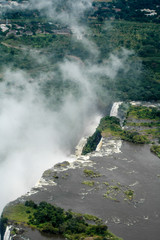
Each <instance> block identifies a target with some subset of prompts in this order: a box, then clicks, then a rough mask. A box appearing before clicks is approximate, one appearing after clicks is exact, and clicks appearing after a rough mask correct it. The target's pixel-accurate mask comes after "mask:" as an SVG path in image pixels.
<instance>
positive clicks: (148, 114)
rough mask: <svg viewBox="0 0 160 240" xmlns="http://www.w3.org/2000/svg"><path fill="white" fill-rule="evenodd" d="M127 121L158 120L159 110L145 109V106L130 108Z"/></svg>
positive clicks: (159, 117)
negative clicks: (130, 119)
mask: <svg viewBox="0 0 160 240" xmlns="http://www.w3.org/2000/svg"><path fill="white" fill-rule="evenodd" d="M127 116H128V119H129V118H130V117H131V118H136V119H154V120H160V110H158V109H157V108H155V107H145V106H130V108H129V111H128V113H127Z"/></svg>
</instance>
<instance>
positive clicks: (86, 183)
mask: <svg viewBox="0 0 160 240" xmlns="http://www.w3.org/2000/svg"><path fill="white" fill-rule="evenodd" d="M82 184H84V185H87V186H89V187H93V186H94V184H95V182H94V181H83V182H82Z"/></svg>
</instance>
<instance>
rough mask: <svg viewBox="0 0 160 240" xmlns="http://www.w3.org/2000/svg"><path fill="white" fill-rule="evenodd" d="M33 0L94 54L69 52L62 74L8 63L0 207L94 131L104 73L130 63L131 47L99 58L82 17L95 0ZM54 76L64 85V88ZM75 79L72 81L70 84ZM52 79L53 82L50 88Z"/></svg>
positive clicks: (3, 86) (2, 104) (1, 102)
mask: <svg viewBox="0 0 160 240" xmlns="http://www.w3.org/2000/svg"><path fill="white" fill-rule="evenodd" d="M30 3H31V6H30V8H31V9H38V10H39V11H41V13H42V14H43V15H44V16H46V17H48V19H53V20H54V21H58V22H60V23H62V24H64V25H67V26H69V27H70V28H71V30H72V33H73V36H74V37H75V38H76V40H77V38H78V40H79V41H80V43H82V44H83V46H84V47H85V48H87V49H88V51H89V52H90V53H91V54H92V55H93V57H92V58H88V56H86V60H84V61H83V62H82V61H81V60H80V59H74V58H73V57H72V58H71V59H70V60H69V59H68V58H64V59H63V60H62V61H61V62H60V63H57V69H58V72H59V74H57V72H56V71H53V70H51V69H50V70H48V72H45V71H40V73H39V74H37V76H36V77H33V76H31V75H30V74H29V73H27V72H25V71H22V70H19V69H17V70H16V71H15V70H14V71H13V70H11V69H12V68H11V67H8V68H6V67H5V69H4V71H3V81H2V82H0V92H1V96H0V142H1V144H0V182H3V183H4V184H3V186H2V187H1V195H2V197H1V203H0V211H1V210H2V208H3V207H4V205H5V204H6V203H7V202H9V201H10V200H13V199H14V198H16V197H18V196H19V195H21V194H24V193H26V191H28V190H29V189H30V188H31V187H32V186H33V185H34V184H35V183H36V182H37V181H38V180H39V178H40V177H41V175H42V173H43V171H44V170H45V169H47V168H50V167H52V166H53V165H54V164H55V163H57V162H62V161H65V160H68V159H69V156H70V154H71V153H72V152H73V148H74V147H75V145H76V143H78V141H79V139H80V138H81V137H82V136H84V135H85V134H86V133H87V134H88V133H89V130H90V129H92V126H91V123H92V122H93V119H95V118H96V116H97V115H98V114H99V111H98V110H97V107H96V104H97V102H98V101H99V99H98V94H97V93H99V94H102V95H103V96H107V95H108V92H106V90H105V91H104V90H103V89H102V87H101V86H100V85H99V79H100V78H101V77H104V78H105V79H106V81H107V80H108V78H109V79H111V80H112V81H114V80H115V78H116V76H117V75H118V72H119V70H123V71H125V72H127V71H129V69H130V67H129V64H128V58H129V57H130V55H131V54H132V53H131V52H129V51H126V50H124V49H123V50H121V51H120V52H119V53H116V54H111V55H110V57H109V58H108V59H107V60H106V61H105V62H102V63H99V64H98V63H95V58H96V57H97V56H98V54H99V51H98V47H97V46H96V45H95V43H94V42H91V41H89V40H88V39H87V37H86V36H85V35H86V34H87V33H88V28H87V26H84V25H83V24H82V23H81V21H80V20H81V17H82V16H83V15H84V14H85V11H86V10H87V9H88V10H89V9H90V8H92V1H91V0H80V1H77V0H68V1H65V5H64V6H63V8H62V5H63V3H64V1H50V0H47V1H44V0H30ZM30 55H31V57H32V60H33V61H36V62H37V63H38V64H40V65H43V63H44V64H45V65H47V64H48V65H50V60H49V58H47V56H43V55H41V56H40V55H39V53H38V51H33V50H30ZM104 81H105V80H104ZM55 82H58V83H59V84H61V85H62V88H61V89H60V91H59V92H58V90H57V88H56V87H54V84H55ZM70 82H71V85H72V87H68V88H67V90H66V88H65V86H66V84H68V83H70ZM47 84H49V86H51V87H50V88H49V93H48V92H47V94H46V93H45V91H44V89H47V91H48V88H47V87H46V86H47ZM63 85H64V88H63ZM57 98H58V99H60V100H59V103H57V102H56V99H57ZM56 104H57V106H58V107H56V106H55V105H56ZM92 130H93V129H92Z"/></svg>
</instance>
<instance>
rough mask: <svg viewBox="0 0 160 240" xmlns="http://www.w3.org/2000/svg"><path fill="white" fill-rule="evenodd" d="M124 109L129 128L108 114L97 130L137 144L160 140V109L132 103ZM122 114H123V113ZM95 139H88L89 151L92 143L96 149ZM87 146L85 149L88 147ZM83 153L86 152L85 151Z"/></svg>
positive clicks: (102, 133) (105, 134)
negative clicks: (122, 125) (122, 126)
mask: <svg viewBox="0 0 160 240" xmlns="http://www.w3.org/2000/svg"><path fill="white" fill-rule="evenodd" d="M126 109H128V110H126ZM124 110H125V114H126V119H125V121H124V123H125V126H127V128H126V127H125V128H124V129H122V128H121V126H120V121H119V119H117V118H116V117H109V116H106V117H104V118H102V119H101V121H100V124H99V126H98V128H97V129H96V132H98V133H99V134H100V135H101V136H103V137H114V138H117V139H122V140H125V141H128V142H132V143H136V144H146V143H150V142H153V141H154V140H155V139H157V140H158V141H159V139H160V110H158V109H157V108H155V107H145V106H132V105H130V106H129V105H127V107H125V109H124ZM121 111H122V112H123V108H121ZM121 114H122V115H123V113H121ZM94 139H95V138H92V140H93V141H90V139H88V141H87V144H86V146H87V149H88V152H89V151H90V152H91V151H92V145H93V146H94V149H95V148H96V147H95V145H96V144H97V142H96V141H94ZM86 146H85V147H84V149H86ZM96 146H97V145H96ZM88 152H87V153H88ZM82 153H83V154H84V151H83V152H82Z"/></svg>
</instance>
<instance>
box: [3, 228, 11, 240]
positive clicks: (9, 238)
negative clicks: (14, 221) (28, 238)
mask: <svg viewBox="0 0 160 240" xmlns="http://www.w3.org/2000/svg"><path fill="white" fill-rule="evenodd" d="M11 227H12V226H7V228H6V231H5V234H4V238H3V240H11V237H10V233H11V232H10V229H11Z"/></svg>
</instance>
